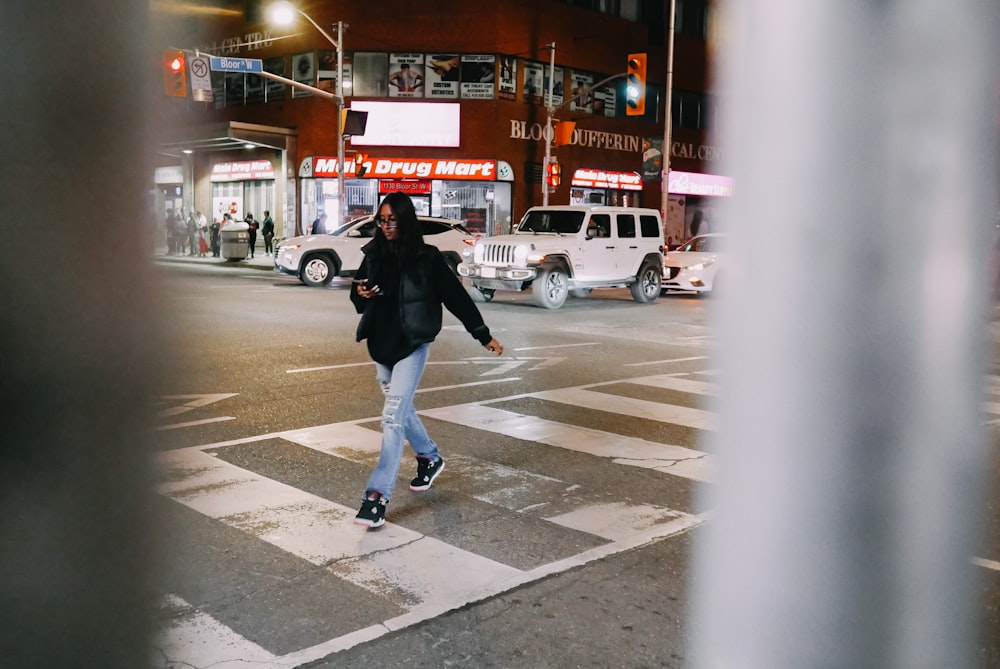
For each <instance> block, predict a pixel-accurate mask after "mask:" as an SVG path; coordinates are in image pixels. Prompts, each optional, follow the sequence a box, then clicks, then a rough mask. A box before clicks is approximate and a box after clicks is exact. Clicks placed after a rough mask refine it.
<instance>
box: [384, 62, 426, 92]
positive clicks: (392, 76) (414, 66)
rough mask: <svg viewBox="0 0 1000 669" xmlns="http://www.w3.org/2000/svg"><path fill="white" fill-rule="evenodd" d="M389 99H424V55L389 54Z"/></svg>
mask: <svg viewBox="0 0 1000 669" xmlns="http://www.w3.org/2000/svg"><path fill="white" fill-rule="evenodd" d="M389 97H390V98H422V97H424V54H422V53H390V54H389Z"/></svg>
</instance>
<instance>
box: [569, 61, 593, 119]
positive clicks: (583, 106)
mask: <svg viewBox="0 0 1000 669" xmlns="http://www.w3.org/2000/svg"><path fill="white" fill-rule="evenodd" d="M570 82H571V84H572V89H571V90H570V95H571V96H574V99H573V102H571V103H570V104H569V108H570V111H578V112H587V113H588V114H591V113H593V111H594V92H593V91H591V92H589V93H587V94H586V95H584V96H583V97H581V98H579V99H576V97H575V96H576V95H578V94H580V93H583V91H585V90H587V89H588V88H590V87H591V86H593V85H594V75H592V74H590V73H588V72H579V71H576V70H574V71H573V74H572V75H571V76H570Z"/></svg>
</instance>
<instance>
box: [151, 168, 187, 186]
mask: <svg viewBox="0 0 1000 669" xmlns="http://www.w3.org/2000/svg"><path fill="white" fill-rule="evenodd" d="M154 178H155V181H156V183H158V184H182V183H184V169H183V168H182V167H181V166H180V165H168V166H167V167H157V168H156V172H155V173H154Z"/></svg>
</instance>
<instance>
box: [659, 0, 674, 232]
mask: <svg viewBox="0 0 1000 669" xmlns="http://www.w3.org/2000/svg"><path fill="white" fill-rule="evenodd" d="M675 2H676V0H670V28H669V31H668V38H667V96H666V98H667V99H666V106H665V107H664V112H663V117H664V118H663V153H662V155H663V165H662V168H663V169H662V170H661V173H660V217H661V218H662V219H663V223H664V225H666V222H667V205H668V204H669V202H670V147H671V145H672V144H673V138H672V135H673V130H674V128H673V125H674V123H673V106H674V103H673V92H674V3H675Z"/></svg>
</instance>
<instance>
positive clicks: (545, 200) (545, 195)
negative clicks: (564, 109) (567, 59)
mask: <svg viewBox="0 0 1000 669" xmlns="http://www.w3.org/2000/svg"><path fill="white" fill-rule="evenodd" d="M546 46H547V47H548V49H549V94H548V98H547V99H546V101H545V162H544V163H543V164H542V206H548V204H549V179H548V174H549V163H551V162H552V133H553V130H552V114H554V113H555V111H556V110H555V107H554V106H553V105H552V100H553V97H552V85H553V83H555V78H556V43H555V42H551V43H549V44H547V45H546Z"/></svg>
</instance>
